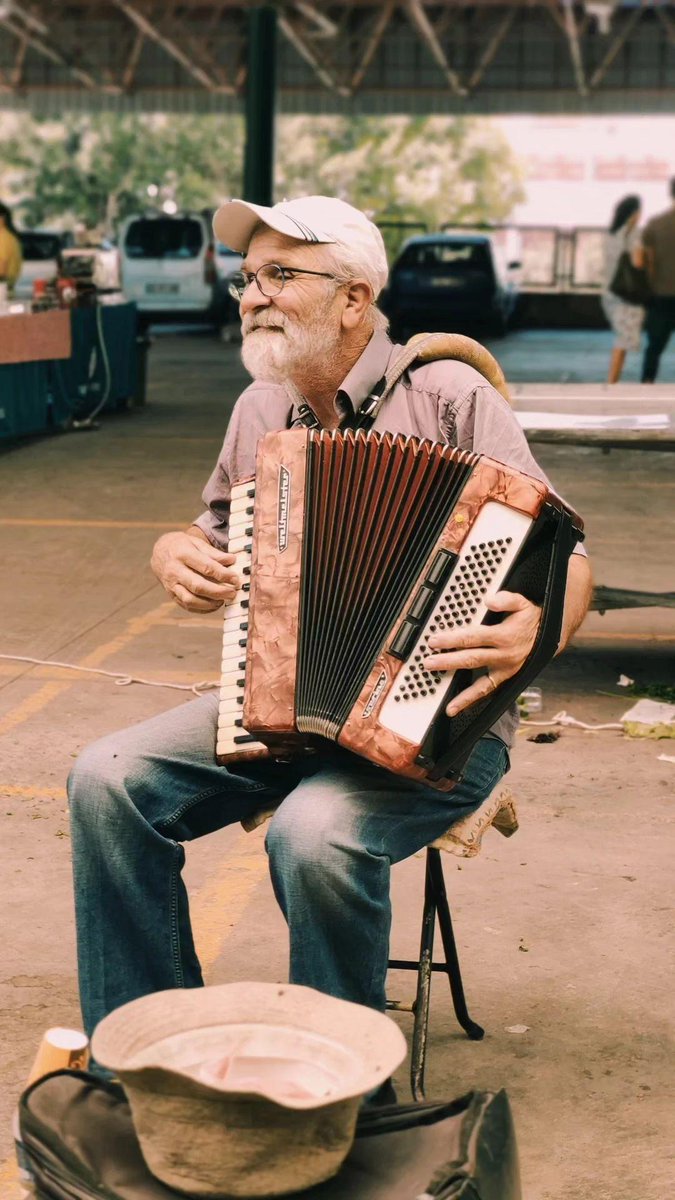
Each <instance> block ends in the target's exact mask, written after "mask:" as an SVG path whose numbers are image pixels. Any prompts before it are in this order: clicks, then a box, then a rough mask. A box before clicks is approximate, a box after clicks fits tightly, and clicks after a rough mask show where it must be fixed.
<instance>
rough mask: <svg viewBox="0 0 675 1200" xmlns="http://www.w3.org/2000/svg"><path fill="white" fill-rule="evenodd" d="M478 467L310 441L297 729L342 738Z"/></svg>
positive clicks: (370, 441)
mask: <svg viewBox="0 0 675 1200" xmlns="http://www.w3.org/2000/svg"><path fill="white" fill-rule="evenodd" d="M477 461H478V457H477V456H475V455H472V454H467V453H465V452H463V451H460V450H457V449H455V448H452V447H449V446H445V445H443V444H441V443H436V442H429V441H418V440H417V439H414V438H404V437H393V436H391V435H389V434H382V435H380V434H372V433H371V434H367V435H363V434H347V435H344V436H341V437H340V438H336V437H335V436H334V435H331V434H329V433H326V432H321V433H312V434H311V435H310V438H309V441H308V448H307V487H306V511H305V534H304V539H305V540H304V560H303V576H302V578H303V582H302V595H301V604H300V619H299V649H298V659H299V670H298V686H297V694H296V714H297V715H296V719H297V726H298V729H300V730H302V731H304V732H309V733H318V734H322V735H323V736H326V737H337V736H338V734H339V731H340V730H341V728H342V726H343V724H344V722H345V720H346V719H347V716H348V714H349V712H350V710H351V709H352V707H353V705H354V703H355V701H356V699H357V697H358V695H359V691H360V688H361V686H362V682H363V680H364V678H366V676H367V675H368V672H369V671H370V669H371V667H372V665H373V663H374V662H375V660H376V658H377V656H378V653H379V652H380V650H381V647H382V643H383V640H384V639H386V636H387V633H388V630H389V629H390V628H391V627H392V625H393V624H394V622H395V620H396V618H397V616H398V614H399V613H400V611H401V608H402V606H403V605H404V603H405V601H406V599H407V598H408V596H409V595H410V592H411V589H412V587H413V586H414V584H415V581H416V580H417V578H418V577H419V575H420V572H421V571H422V568H423V567H424V564H425V562H426V560H427V558H428V557H429V555H430V554H431V552H432V550H433V548H434V545H435V543H436V542H437V540H438V538H439V536H440V534H441V533H442V531H443V529H444V527H445V525H446V524H447V522H448V520H449V518H450V516H451V515H452V511H453V509H454V507H455V504H456V503H457V500H458V498H459V496H460V495H461V492H462V490H463V487H464V485H465V483H466V480H467V478H468V476H469V475H470V473H471V471H472V470H473V467H474V465H475V463H476V462H477Z"/></svg>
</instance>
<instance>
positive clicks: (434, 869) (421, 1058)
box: [387, 788, 518, 1100]
mask: <svg viewBox="0 0 675 1200" xmlns="http://www.w3.org/2000/svg"><path fill="white" fill-rule="evenodd" d="M491 825H492V826H494V828H495V829H497V830H498V831H499V832H500V833H502V834H503V835H504V836H505V837H510V836H511V834H512V833H515V831H516V829H517V828H518V821H517V817H516V812H515V806H514V799H513V796H512V795H511V792H510V791H509V790H508V789H506V788H505V789H502V790H501V791H500V792H499V793H498V794H497V795H493V796H490V797H488V798H487V800H485V801H484V802H483V804H482V805H481V807H480V808H479V809H478V810H477V811H476V812H475V813H472V814H471V815H470V816H469V817H467V818H464V819H463V820H462V821H460V822H458V823H457V824H456V825H454V826H452V827H451V829H450V830H448V834H447V835H445V837H441V838H439V840H438V842H437V843H434V844H433V845H431V846H427V849H426V869H425V877H424V908H423V911H422V933H421V938H420V953H419V958H418V959H410V958H391V959H390V960H389V970H392V971H415V972H416V974H417V991H416V995H415V999H414V1000H413V1001H412V1003H409V1004H406V1003H404V1002H403V1001H399V1000H387V1008H389V1009H394V1010H396V1011H398V1012H411V1013H412V1014H413V1017H414V1023H413V1036H412V1047H411V1054H410V1088H411V1091H412V1094H413V1099H414V1100H424V1067H425V1062H426V1051H427V1033H428V1028H429V1004H430V1000H431V981H432V978H433V973H434V971H440V972H441V973H442V974H444V975H447V978H448V983H449V984H450V994H451V996H452V1003H453V1007H454V1010H455V1015H456V1017H457V1020H458V1022H459V1024H460V1025H461V1027H462V1029H464V1030H465V1032H466V1034H467V1037H469V1038H470V1039H471V1041H473V1042H479V1041H480V1040H481V1038H483V1037H484V1036H485V1030H484V1029H483V1026H482V1025H479V1024H478V1023H477V1022H476V1021H474V1020H473V1019H472V1018H471V1017H470V1016H469V1011H468V1009H467V1005H466V997H465V995H464V984H463V982H462V972H461V969H460V965H459V956H458V954H457V945H456V942H455V933H454V930H453V927H452V917H451V915H450V905H449V904H448V896H447V892H446V889H445V877H444V875H443V864H442V861H441V850H440V849H439V846H440V845H444V846H445V848H446V849H453V851H454V853H457V854H459V855H460V857H462V858H473V857H475V856H476V855H477V854H478V853H479V851H480V848H481V839H482V836H483V834H484V832H485V830H486V829H489V828H490V826H491ZM460 831H461V832H460ZM456 833H457V835H458V836H454V835H455V834H456ZM450 840H452V841H453V842H456V843H457V845H456V846H455V847H451V846H449V845H448V841H450ZM436 918H438V927H439V930H440V934H441V941H442V943H443V957H444V960H445V961H444V962H434V958H433V950H434V937H435V932H436Z"/></svg>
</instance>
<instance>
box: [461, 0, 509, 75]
mask: <svg viewBox="0 0 675 1200" xmlns="http://www.w3.org/2000/svg"><path fill="white" fill-rule="evenodd" d="M515 15H516V9H515V8H510V9H509V10H508V11H507V12H505V13H504V16H503V17H502V19H501V21H500V22H499V24H498V26H497V28H496V29H495V31H494V33H493V34H492V37H491V38H490V40H489V41H488V44H487V46H486V47H485V49H484V51H483V53H482V54H481V56H480V58H479V60H478V62H477V63H476V66H475V67H474V69H473V71H472V72H471V75H470V76H469V78H468V80H467V84H466V87H467V92H472V91H473V89H474V88H476V87H478V84H479V83H480V81H481V79H482V78H483V75H484V74H485V72H486V71H487V69H488V67H489V66H490V63H491V62H492V61H493V59H494V57H495V55H496V53H497V51H498V50H499V47H500V46H501V44H502V42H503V41H504V38H505V37H506V35H507V33H508V32H509V29H510V28H511V26H512V25H513V22H514V19H515Z"/></svg>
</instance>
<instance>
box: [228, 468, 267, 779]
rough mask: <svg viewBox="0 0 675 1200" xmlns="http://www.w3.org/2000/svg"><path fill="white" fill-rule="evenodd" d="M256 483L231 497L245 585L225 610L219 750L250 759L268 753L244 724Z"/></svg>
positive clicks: (235, 547)
mask: <svg viewBox="0 0 675 1200" xmlns="http://www.w3.org/2000/svg"><path fill="white" fill-rule="evenodd" d="M254 500H255V482H254V481H253V480H249V481H248V482H247V483H236V484H234V486H233V487H232V495H231V500H230V528H229V542H228V550H229V552H230V554H234V555H235V561H234V565H233V570H235V571H236V572H237V574H238V576H239V578H240V580H241V588H240V590H239V591H238V592H237V595H236V596H235V598H234V600H233V602H232V604H229V605H228V606H227V607H226V608H225V610H224V613H225V620H224V624H223V660H222V673H221V680H220V705H219V711H218V737H217V743H216V753H217V755H218V757H219V758H220V757H221V755H225V754H237V756H238V757H240V758H242V759H243V758H248V757H249V755H251V754H252V753H253V754H254V755H255V757H258V755H259V752H260V751H264V752H265V754H268V753H269V751H268V749H267V746H265V745H264V744H263V743H262V742H258V741H256V739H255V738H254V737H252V736H251V734H250V733H247V731H246V730H245V729H244V727H243V725H242V706H243V703H244V686H245V682H246V679H245V675H246V642H247V639H248V604H249V591H250V587H251V582H250V575H251V552H252V549H253V504H254Z"/></svg>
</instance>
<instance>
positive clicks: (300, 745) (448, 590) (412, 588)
mask: <svg viewBox="0 0 675 1200" xmlns="http://www.w3.org/2000/svg"><path fill="white" fill-rule="evenodd" d="M582 528H583V526H582V523H581V521H580V519H579V517H578V516H576V514H575V513H573V512H572V511H571V510H570V509H569V508H568V507H567V506H566V505H565V504H564V503H563V502H562V501H561V500H560V499H559V498H558V497H557V496H556V495H554V494H553V493H552V492H551V491H550V490H549V488H547V487H546V485H545V484H544V483H541V482H540V481H539V480H536V479H533V478H531V477H530V476H527V475H523V474H520V473H519V472H518V471H515V470H513V469H512V468H509V467H506V466H504V465H502V464H501V463H498V462H496V461H494V460H493V459H490V458H487V457H486V456H484V455H480V454H472V453H469V452H467V451H462V450H458V449H456V448H453V447H451V446H448V445H445V444H443V443H440V442H431V441H421V440H419V439H416V438H409V437H404V436H401V435H398V436H394V435H390V434H380V433H373V432H368V433H365V432H352V431H347V432H345V433H342V432H327V431H318V430H308V429H304V430H299V431H296V430H291V431H282V432H278V433H269V434H267V435H265V437H263V438H262V440H261V442H260V443H259V447H258V455H257V461H256V475H255V479H254V480H244V481H242V482H239V483H236V484H235V485H234V487H233V488H232V498H231V508H230V542H229V548H230V550H231V551H232V552H233V553H234V554H236V568H237V570H238V572H239V574H240V575H241V577H242V588H241V591H240V592H239V594H238V596H237V598H236V600H235V603H234V604H233V605H230V606H229V607H228V608H227V609H226V610H225V621H224V633H223V670H222V683H221V698H220V714H219V723H218V739H217V748H216V754H217V758H218V761H219V762H221V763H223V764H235V763H237V762H245V761H247V760H251V759H255V758H259V757H263V756H265V755H270V754H271V755H272V756H274V757H277V758H288V757H290V756H291V755H293V754H294V753H305V752H308V751H311V750H316V749H317V748H320V746H321V743H322V741H323V742H324V744H325V740H329V741H332V742H337V743H338V744H339V745H340V746H343V747H344V748H346V749H348V750H351V751H353V752H355V753H356V754H359V755H362V756H363V757H364V758H366V759H369V760H370V761H371V762H373V763H376V764H378V765H380V766H382V767H385V768H388V769H389V770H391V771H393V772H394V773H396V774H400V775H405V776H408V777H410V778H413V779H416V780H419V781H420V782H425V783H428V784H430V785H432V786H434V787H436V788H439V789H440V790H443V791H447V790H449V789H450V788H452V786H453V785H454V783H455V782H456V781H457V779H458V778H460V777H461V770H462V767H463V765H464V763H465V762H466V759H467V758H468V756H469V754H470V753H471V750H472V749H473V746H474V745H475V743H476V742H477V740H478V739H479V738H480V737H481V736H482V735H483V734H484V733H486V732H487V730H488V729H489V728H490V727H491V726H492V725H493V724H494V722H495V720H496V719H497V718H498V717H499V716H500V715H501V714H502V713H504V712H505V711H506V709H507V708H508V707H509V706H510V705H511V704H512V703H513V701H514V700H515V699H516V698H517V696H518V695H519V694H520V692H521V691H522V690H523V688H524V687H525V686H527V684H528V683H530V682H531V680H532V679H534V678H535V676H536V675H537V674H538V673H539V671H540V670H541V669H542V667H543V666H544V665H545V664H546V662H548V661H549V660H550V659H551V658H552V657H553V655H554V654H555V652H556V649H557V647H558V643H559V639H560V629H561V624H562V612H563V603H564V593H565V583H566V577H567V566H568V560H569V556H570V554H571V552H572V550H573V548H574V546H575V544H576V542H577V541H578V540H579V539H580V538H581V537H582V536H583V534H582ZM502 588H506V589H508V590H510V591H516V592H521V593H522V594H523V595H525V596H527V597H528V598H529V599H531V600H532V601H534V602H535V603H537V604H539V605H541V608H542V617H541V621H540V626H539V632H538V636H537V639H536V642H535V645H534V647H533V649H532V651H531V653H530V655H529V657H528V659H527V661H526V662H525V664H524V665H523V667H522V668H521V669H520V670H519V671H518V672H517V674H516V675H514V676H513V677H512V678H511V679H510V680H507V681H506V682H505V683H503V684H502V685H501V686H499V687H498V688H496V689H495V691H494V692H493V693H492V694H491V695H490V696H489V697H486V698H484V699H483V700H480V701H478V702H476V703H475V704H473V705H472V706H471V707H470V708H469V709H467V710H465V711H464V712H462V713H460V714H458V715H457V716H456V717H454V718H448V716H447V715H446V712H445V709H446V706H447V704H448V702H449V700H450V699H451V697H452V696H453V695H454V694H455V693H456V692H457V691H459V690H461V689H462V688H463V687H466V686H467V684H468V682H469V681H470V678H471V676H470V675H469V673H468V672H465V671H457V672H445V671H443V672H441V671H437V672H433V671H432V672H430V671H427V670H426V669H425V667H424V666H423V659H424V658H425V655H426V653H427V647H428V639H429V637H430V635H431V634H432V633H434V632H436V631H442V630H445V629H454V628H456V627H461V628H462V629H467V630H468V629H471V628H472V627H474V626H476V625H478V624H480V623H481V622H486V621H491V620H495V619H496V618H495V617H494V616H492V615H491V614H490V613H489V610H488V608H487V602H488V601H489V599H490V597H491V596H493V595H494V594H495V592H497V591H499V590H501V589H502Z"/></svg>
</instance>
